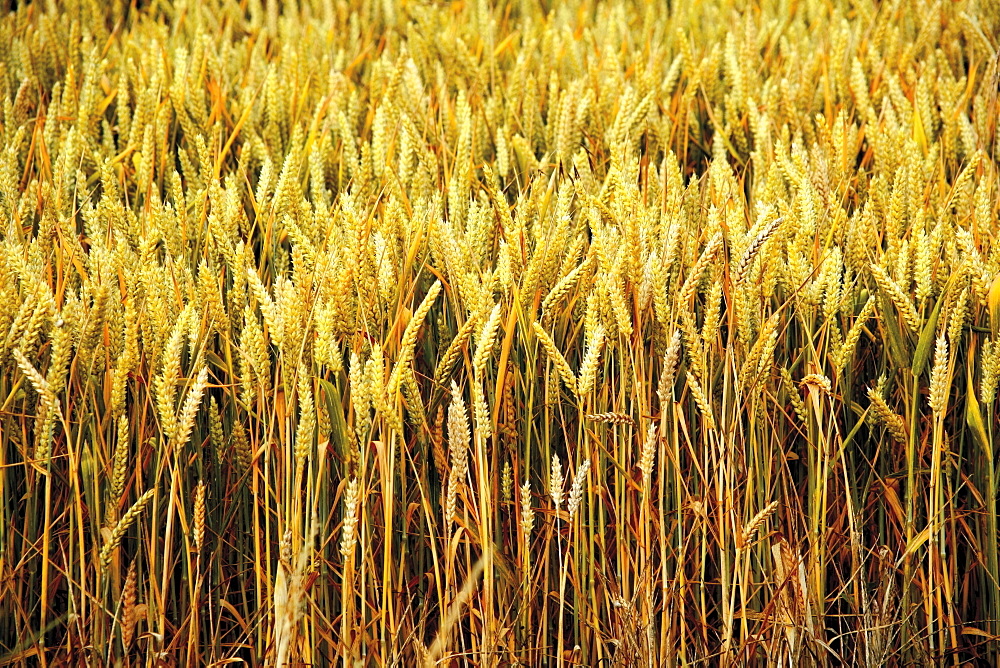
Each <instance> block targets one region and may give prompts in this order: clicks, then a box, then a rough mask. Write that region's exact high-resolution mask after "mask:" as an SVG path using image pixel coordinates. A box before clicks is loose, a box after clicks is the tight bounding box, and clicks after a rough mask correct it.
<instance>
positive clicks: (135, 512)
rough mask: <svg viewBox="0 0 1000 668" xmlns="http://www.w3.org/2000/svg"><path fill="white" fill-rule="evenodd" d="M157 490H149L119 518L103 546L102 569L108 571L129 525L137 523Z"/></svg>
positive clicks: (101, 555)
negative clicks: (112, 557) (113, 555)
mask: <svg viewBox="0 0 1000 668" xmlns="http://www.w3.org/2000/svg"><path fill="white" fill-rule="evenodd" d="M154 491H155V490H152V489H150V490H147V491H146V492H145V493H144V494H143V495H142V496H140V497H139V499H138V500H137V501H136V502H135V503H133V504H132V506H131V507H130V508H129V509H128V510H127V511H126V512H125V514H124V515H122V518H121V519H120V520H118V524H116V525H115V528H114V529H112V531H111V536H110V537H109V538H108V539H107V541H105V543H104V547H102V548H101V554H100V563H101V569H102V570H104V571H107V570H108V569H109V568H110V567H111V556H112V554H113V553H114V551H115V548H116V547H118V546H119V545H120V544H121V542H122V539H123V538H124V537H125V533H126V532H127V531H128V529H129V527H130V526H132V525H133V524H135V521H136V520H137V519H139V515H141V514H142V511H143V509H145V507H146V504H148V503H149V501H150V500H151V499H152V498H153V493H154Z"/></svg>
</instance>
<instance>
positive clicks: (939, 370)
mask: <svg viewBox="0 0 1000 668" xmlns="http://www.w3.org/2000/svg"><path fill="white" fill-rule="evenodd" d="M948 391H949V386H948V340H947V339H946V338H945V336H944V332H942V333H941V334H939V335H938V337H937V342H936V344H935V346H934V366H933V367H932V368H931V392H930V396H929V397H928V403H929V404H930V407H931V410H932V411H933V412H934V413H935V414H936V415H943V414H944V411H945V409H946V408H947V403H948Z"/></svg>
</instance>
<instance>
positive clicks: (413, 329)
mask: <svg viewBox="0 0 1000 668" xmlns="http://www.w3.org/2000/svg"><path fill="white" fill-rule="evenodd" d="M439 294H441V281H434V284H433V285H432V286H431V287H430V289H429V290H428V291H427V294H426V295H424V299H423V301H421V302H420V306H418V307H417V310H416V312H415V313H414V314H413V317H412V318H410V321H409V322H408V323H406V329H405V330H404V331H403V338H402V340H401V341H400V344H399V345H400V352H399V358H398V359H397V360H396V365H395V366H394V367H393V370H392V375H391V376H390V377H389V383H388V385H387V387H386V392H387V393H388V395H389V396H390V397H391V396H393V395H395V394H396V392H397V391H398V390H399V385H400V382H401V381H402V374H403V369H404V368H405V367H406V366H407V365H408V364H409V363H410V360H411V359H412V357H413V347H414V346H415V345H416V343H417V335H418V334H419V333H420V327H421V325H423V324H424V320H426V319H427V314H428V313H430V310H431V307H432V306H434V301H435V300H436V299H437V297H438V295H439Z"/></svg>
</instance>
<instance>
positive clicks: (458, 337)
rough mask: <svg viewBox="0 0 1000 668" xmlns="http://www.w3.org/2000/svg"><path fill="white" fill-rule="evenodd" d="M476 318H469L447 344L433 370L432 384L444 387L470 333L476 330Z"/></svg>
mask: <svg viewBox="0 0 1000 668" xmlns="http://www.w3.org/2000/svg"><path fill="white" fill-rule="evenodd" d="M476 322H477V320H476V318H471V317H470V318H469V319H468V320H466V321H465V323H464V324H463V325H462V326H461V327H460V328H459V330H458V333H457V334H455V338H453V339H452V340H451V343H449V344H448V348H447V349H446V350H445V352H444V355H443V356H442V357H441V361H440V362H438V365H437V368H436V369H435V370H434V384H435V385H439V386H440V385H444V383H445V381H446V380H447V379H448V376H449V375H450V374H451V371H452V369H454V368H455V363H456V362H457V361H458V358H459V357H461V355H462V348H463V347H464V346H465V344H466V343H468V341H469V338H470V337H471V336H472V333H473V332H474V331H475V330H476Z"/></svg>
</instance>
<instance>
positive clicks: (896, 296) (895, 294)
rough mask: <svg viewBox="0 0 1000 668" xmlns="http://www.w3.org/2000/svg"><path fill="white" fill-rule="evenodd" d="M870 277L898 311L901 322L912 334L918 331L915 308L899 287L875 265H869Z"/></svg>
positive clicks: (918, 321)
mask: <svg viewBox="0 0 1000 668" xmlns="http://www.w3.org/2000/svg"><path fill="white" fill-rule="evenodd" d="M871 272H872V276H874V277H875V282H876V283H878V286H879V287H880V288H881V289H882V291H883V292H885V293H886V296H888V297H889V299H890V300H892V303H893V304H895V305H896V308H897V309H899V313H900V315H902V316H903V320H904V321H905V322H906V324H907V326H908V327H909V328H910V330H911V331H913V332H919V331H920V315H919V314H918V313H917V309H916V307H915V306H914V305H913V302H912V301H910V298H909V297H907V296H906V294H905V293H904V292H903V289H902V288H901V287H899V284H898V283H896V281H894V280H892V278H890V277H889V274H888V273H887V272H886V270H885V269H883V268H882V267H879V266H877V265H875V264H872V265H871Z"/></svg>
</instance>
